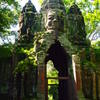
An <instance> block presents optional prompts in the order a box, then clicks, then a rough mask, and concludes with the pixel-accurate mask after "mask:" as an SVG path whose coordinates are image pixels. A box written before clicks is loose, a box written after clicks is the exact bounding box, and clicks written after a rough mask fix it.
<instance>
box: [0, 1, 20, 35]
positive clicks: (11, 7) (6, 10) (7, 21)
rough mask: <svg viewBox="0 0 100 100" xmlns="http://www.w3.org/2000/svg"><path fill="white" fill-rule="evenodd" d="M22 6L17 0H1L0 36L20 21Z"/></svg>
mask: <svg viewBox="0 0 100 100" xmlns="http://www.w3.org/2000/svg"><path fill="white" fill-rule="evenodd" d="M19 11H20V6H19V4H18V2H16V1H15V0H0V36H1V35H4V33H9V29H10V27H11V25H15V24H17V22H18V15H19Z"/></svg>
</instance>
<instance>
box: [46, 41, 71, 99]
mask: <svg viewBox="0 0 100 100" xmlns="http://www.w3.org/2000/svg"><path fill="white" fill-rule="evenodd" d="M49 60H51V61H52V62H53V64H54V68H55V69H56V70H57V71H58V77H54V76H52V77H50V79H53V80H58V83H59V84H58V99H57V100H68V98H69V97H68V79H69V77H68V66H69V65H68V64H69V62H70V56H69V55H68V53H66V51H65V50H64V48H63V47H62V46H61V44H60V42H59V41H56V42H55V43H54V44H52V45H51V47H50V49H49V50H48V52H47V56H46V58H45V63H46V64H47V62H48V61H49ZM46 69H47V68H46ZM46 73H47V72H46ZM46 78H47V80H48V79H49V78H48V77H47V75H46ZM46 100H48V99H46Z"/></svg>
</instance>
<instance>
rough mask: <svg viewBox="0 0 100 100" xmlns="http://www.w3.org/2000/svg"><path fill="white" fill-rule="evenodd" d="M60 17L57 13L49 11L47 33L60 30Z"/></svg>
mask: <svg viewBox="0 0 100 100" xmlns="http://www.w3.org/2000/svg"><path fill="white" fill-rule="evenodd" d="M58 18H59V16H58V14H57V12H55V11H48V13H47V18H46V19H47V20H46V25H45V28H46V30H47V31H50V30H52V31H53V30H54V31H55V30H58V29H59V22H58V21H59V20H58Z"/></svg>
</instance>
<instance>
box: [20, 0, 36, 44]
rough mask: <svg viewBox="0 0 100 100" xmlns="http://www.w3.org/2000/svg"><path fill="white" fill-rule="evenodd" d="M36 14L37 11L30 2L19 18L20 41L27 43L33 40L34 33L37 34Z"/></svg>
mask: <svg viewBox="0 0 100 100" xmlns="http://www.w3.org/2000/svg"><path fill="white" fill-rule="evenodd" d="M35 14H36V9H35V7H34V6H33V4H32V3H31V1H29V2H28V3H27V4H26V5H25V6H24V8H23V10H22V12H21V15H20V18H19V34H18V40H19V41H22V42H25V41H31V40H32V39H33V35H34V34H33V33H34V32H35V28H34V27H35V25H36V23H35Z"/></svg>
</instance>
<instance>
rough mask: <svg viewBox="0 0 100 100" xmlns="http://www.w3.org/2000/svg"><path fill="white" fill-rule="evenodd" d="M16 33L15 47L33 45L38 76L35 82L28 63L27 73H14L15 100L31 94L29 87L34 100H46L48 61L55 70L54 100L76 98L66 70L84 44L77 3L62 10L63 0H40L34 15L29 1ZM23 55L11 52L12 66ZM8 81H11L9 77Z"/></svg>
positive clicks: (82, 20)
mask: <svg viewBox="0 0 100 100" xmlns="http://www.w3.org/2000/svg"><path fill="white" fill-rule="evenodd" d="M18 32H19V34H18V41H17V47H18V48H20V47H24V48H28V49H29V48H30V47H34V48H35V51H34V53H35V58H36V60H37V71H36V73H37V74H38V75H37V77H35V78H37V82H35V83H36V85H35V84H34V80H36V79H34V78H33V76H34V75H33V74H32V71H31V67H32V66H31V67H30V66H28V67H29V70H28V71H29V72H28V73H24V74H23V75H22V73H17V75H16V81H15V83H16V84H17V86H16V87H15V88H16V91H17V92H16V95H17V97H18V98H17V100H21V98H22V96H23V95H24V96H25V95H28V96H30V94H31V96H32V95H33V90H32V89H33V87H35V89H36V92H37V98H38V99H37V100H48V95H47V93H48V92H47V91H48V90H47V86H48V84H47V81H48V80H47V76H46V67H47V63H48V61H49V60H51V61H52V62H53V64H54V67H55V68H56V70H57V71H58V77H57V78H58V80H59V85H58V100H78V98H77V93H76V85H75V81H74V79H72V78H71V77H70V72H69V70H70V69H71V66H72V58H73V57H72V55H73V54H77V52H78V51H79V50H81V49H82V48H85V47H86V46H87V45H88V44H87V41H86V32H85V24H84V18H83V16H82V13H81V11H80V9H79V8H78V6H77V5H76V4H73V5H72V6H71V7H70V9H69V11H68V12H67V13H66V8H65V6H64V3H63V0H44V2H43V4H42V7H41V10H40V13H39V14H38V13H37V12H36V9H35V7H34V5H33V4H32V3H31V1H30V0H29V1H28V3H27V4H26V5H25V6H24V8H23V10H22V12H21V15H20V18H19V31H18ZM25 57H26V56H25V55H16V53H15V55H14V56H13V59H15V60H16V62H14V65H16V64H17V62H18V61H20V60H22V59H24V58H25ZM11 59H12V58H11ZM15 60H14V61H15ZM14 65H13V66H14ZM33 79H34V80H33ZM12 80H13V82H14V79H13V77H12ZM12 80H11V82H12ZM23 87H24V90H23ZM11 88H12V87H11ZM15 88H14V89H15ZM14 89H13V90H14ZM28 90H30V91H28ZM14 91H15V90H14ZM10 93H12V91H10ZM12 100H13V99H12Z"/></svg>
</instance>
